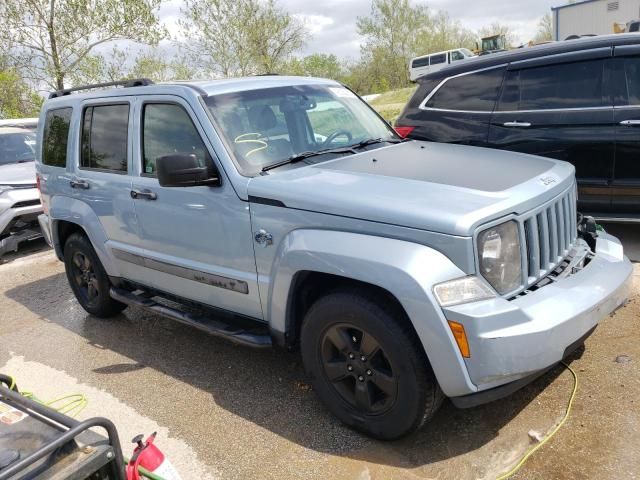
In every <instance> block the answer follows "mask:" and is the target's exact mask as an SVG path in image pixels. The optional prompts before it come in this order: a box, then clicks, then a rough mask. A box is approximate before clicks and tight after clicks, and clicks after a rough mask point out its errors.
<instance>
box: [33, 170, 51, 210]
mask: <svg viewBox="0 0 640 480" xmlns="http://www.w3.org/2000/svg"><path fill="white" fill-rule="evenodd" d="M36 188H37V189H38V195H40V204H41V205H42V211H43V212H44V213H45V214H47V215H49V208H48V205H46V204H45V202H44V198H42V188H41V180H40V175H39V174H36Z"/></svg>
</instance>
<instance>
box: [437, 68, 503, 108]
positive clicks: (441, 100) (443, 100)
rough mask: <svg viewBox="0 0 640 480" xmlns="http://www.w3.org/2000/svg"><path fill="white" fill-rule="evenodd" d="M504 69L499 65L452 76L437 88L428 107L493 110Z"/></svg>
mask: <svg viewBox="0 0 640 480" xmlns="http://www.w3.org/2000/svg"><path fill="white" fill-rule="evenodd" d="M504 71H505V68H504V67H497V68H491V69H488V70H482V71H478V72H473V73H468V74H462V75H460V76H457V77H451V78H449V79H447V80H446V81H445V82H444V84H442V85H441V86H440V88H438V89H437V90H436V92H435V93H434V94H433V96H432V97H431V98H430V99H429V101H428V102H427V104H426V107H427V108H435V109H438V110H458V111H471V112H491V111H493V108H494V106H495V104H496V101H497V99H498V94H499V92H500V87H501V86H502V77H503V75H504Z"/></svg>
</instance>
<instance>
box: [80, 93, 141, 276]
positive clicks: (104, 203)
mask: <svg viewBox="0 0 640 480" xmlns="http://www.w3.org/2000/svg"><path fill="white" fill-rule="evenodd" d="M131 104H132V99H131V98H130V97H118V98H117V99H113V98H110V99H92V100H90V101H87V102H84V103H83V104H82V118H81V122H80V144H79V145H77V144H76V145H77V146H76V148H80V155H79V156H78V157H77V158H78V165H75V171H74V172H73V174H72V175H71V178H70V181H69V185H70V187H71V189H72V196H73V197H74V198H76V199H78V200H80V201H82V202H84V203H86V204H88V205H89V207H90V208H91V209H92V210H93V212H94V213H95V215H96V216H97V217H98V219H99V221H100V224H101V225H102V228H103V230H104V233H105V234H106V237H107V238H108V239H109V246H110V247H112V246H113V244H131V243H133V242H134V241H135V238H136V232H137V228H136V223H135V220H136V219H135V215H134V212H133V201H132V200H131V196H130V191H131V177H130V176H129V172H130V171H131V146H130V145H131V142H129V138H130V137H131V134H132V122H131V121H130V117H131V112H132V108H131ZM121 266H122V265H121Z"/></svg>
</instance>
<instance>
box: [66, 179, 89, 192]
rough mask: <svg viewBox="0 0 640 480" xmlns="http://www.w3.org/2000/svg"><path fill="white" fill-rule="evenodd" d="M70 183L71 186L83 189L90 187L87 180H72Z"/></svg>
mask: <svg viewBox="0 0 640 480" xmlns="http://www.w3.org/2000/svg"><path fill="white" fill-rule="evenodd" d="M69 185H71V188H81V189H82V190H88V189H89V182H87V181H86V180H71V181H70V182H69Z"/></svg>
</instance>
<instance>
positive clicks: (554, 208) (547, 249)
mask: <svg viewBox="0 0 640 480" xmlns="http://www.w3.org/2000/svg"><path fill="white" fill-rule="evenodd" d="M520 223H521V225H522V226H521V231H520V235H521V238H522V239H523V242H522V254H523V259H524V260H523V269H522V270H523V285H524V287H525V288H527V287H529V286H531V285H533V284H534V283H537V282H538V281H539V280H540V279H541V278H544V277H545V276H546V275H548V274H549V273H550V272H552V271H553V270H555V269H556V267H557V266H558V265H560V264H561V263H562V261H563V260H564V259H565V258H566V257H567V255H568V254H569V251H570V250H571V247H572V246H573V244H574V243H575V241H576V238H577V235H578V231H577V223H578V219H577V213H576V190H575V185H574V186H573V187H571V188H570V189H569V190H568V191H567V192H565V193H564V194H562V195H561V196H560V197H558V198H556V199H554V200H553V201H552V202H550V203H547V204H545V205H543V206H542V207H540V208H538V209H536V210H534V211H532V212H531V213H530V214H529V215H528V216H526V217H524V218H523V219H521V220H520Z"/></svg>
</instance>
